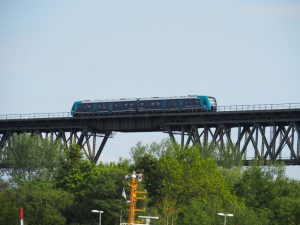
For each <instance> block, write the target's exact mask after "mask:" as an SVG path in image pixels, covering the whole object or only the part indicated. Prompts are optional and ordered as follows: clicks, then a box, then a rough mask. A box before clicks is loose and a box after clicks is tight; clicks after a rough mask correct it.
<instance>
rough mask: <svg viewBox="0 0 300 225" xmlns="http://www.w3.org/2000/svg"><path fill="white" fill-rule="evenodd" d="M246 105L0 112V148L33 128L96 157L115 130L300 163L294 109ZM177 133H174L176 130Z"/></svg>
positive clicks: (299, 118) (299, 113)
mask: <svg viewBox="0 0 300 225" xmlns="http://www.w3.org/2000/svg"><path fill="white" fill-rule="evenodd" d="M250 109H251V108H247V109H246V110H240V109H239V108H237V107H236V110H237V111H234V110H232V109H231V108H230V110H229V109H226V110H229V111H221V110H219V111H218V112H198V113H188V112H186V113H175V112H174V113H153V114H151V113H150V114H130V115H123V114H121V115H101V116H89V117H78V118H74V117H70V116H68V115H67V116H66V115H63V116H59V115H55V116H54V117H51V116H48V117H46V118H45V117H43V116H42V117H38V116H36V115H35V114H34V115H27V116H26V118H23V117H21V116H20V117H19V116H17V117H16V118H10V117H7V116H6V117H5V118H1V117H0V149H3V147H5V146H7V144H8V142H9V140H10V138H11V137H12V135H13V134H14V133H17V134H19V133H24V132H27V133H35V134H39V135H41V136H42V137H44V138H50V139H51V140H57V139H59V140H61V141H62V143H63V144H64V145H65V146H66V147H69V146H70V145H72V144H78V145H80V146H81V147H82V150H83V152H84V155H85V156H86V158H87V159H89V160H91V161H93V162H95V163H96V162H98V161H99V157H100V155H101V153H102V152H103V149H104V147H105V144H106V143H107V141H108V139H109V138H111V137H113V136H114V134H115V133H116V132H125V133H127V132H145V133H147V132H166V133H168V134H169V137H170V139H171V140H173V141H177V143H179V145H180V146H181V147H182V148H184V147H186V146H189V145H198V146H200V147H202V148H203V147H209V148H214V147H215V148H225V146H226V145H230V146H235V147H236V148H237V149H238V150H239V152H240V154H241V155H242V156H243V161H244V164H245V165H247V164H248V163H249V161H252V160H258V159H259V160H265V161H284V162H285V163H286V164H287V165H300V135H299V134H300V109H299V108H297V109H290V108H288V109H277V108H276V109H266V108H262V107H259V109H255V108H253V109H251V110H250ZM177 134H178V135H177Z"/></svg>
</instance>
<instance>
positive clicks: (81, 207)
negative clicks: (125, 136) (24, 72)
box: [0, 134, 300, 225]
mask: <svg viewBox="0 0 300 225" xmlns="http://www.w3.org/2000/svg"><path fill="white" fill-rule="evenodd" d="M3 150H4V151H3V152H1V154H2V156H4V157H3V158H2V162H5V163H6V164H7V165H8V164H9V165H10V166H11V168H10V169H8V168H5V169H4V170H2V171H3V174H5V176H2V179H1V180H0V205H1V210H0V224H12V225H13V224H19V219H18V214H19V208H20V207H23V208H24V211H25V224H37V225H39V224H46V225H47V224H50V225H51V224H58V225H59V224H68V225H79V224H80V225H88V224H95V223H96V221H97V222H98V215H96V214H92V213H91V210H92V209H101V210H103V211H104V214H103V215H102V224H103V225H108V224H119V220H120V214H123V221H124V220H125V219H126V216H125V215H126V214H127V213H128V207H127V205H126V201H125V200H124V198H123V197H122V196H121V193H122V189H123V187H125V189H127V191H128V189H129V188H128V187H126V182H125V181H124V176H125V174H128V173H131V172H132V171H133V170H135V171H137V172H138V173H139V172H142V173H143V183H142V184H141V187H142V188H144V187H145V188H146V190H147V192H148V195H147V196H148V200H147V202H146V203H147V212H148V213H150V215H154V216H159V217H160V219H159V220H158V221H151V224H154V225H169V224H172V225H177V224H178V225H179V224H181V225H198V224H204V225H206V224H207V225H209V224H223V221H224V217H220V216H218V215H217V213H218V212H224V213H232V214H234V217H230V218H228V224H243V225H263V224H264V225H265V224H269V225H280V224H291V225H296V224H299V221H300V182H299V181H295V180H290V179H288V178H287V177H285V175H284V174H285V171H284V167H283V166H282V165H266V166H263V165H262V164H261V162H257V163H255V164H253V165H252V166H250V167H248V168H243V167H242V166H241V157H240V155H239V153H238V152H237V149H236V148H234V147H233V146H230V145H225V147H224V148H215V146H214V145H210V147H208V148H204V149H201V148H199V147H196V146H193V147H188V148H184V149H181V148H180V147H179V146H177V145H176V144H174V143H171V142H170V141H169V140H164V141H162V142H161V143H152V144H150V145H142V144H141V143H138V144H137V145H136V146H135V147H134V148H132V151H131V155H132V161H128V160H119V162H115V163H109V164H104V163H100V164H99V165H96V164H94V163H92V162H90V161H88V160H86V159H84V158H83V157H82V153H81V149H80V147H79V146H77V145H73V146H71V147H70V148H68V149H63V148H62V146H61V144H60V142H52V141H50V140H48V139H42V138H41V137H39V136H35V135H29V134H23V135H14V136H13V138H12V139H11V140H10V143H9V144H8V145H7V146H6V147H5V148H4V149H3Z"/></svg>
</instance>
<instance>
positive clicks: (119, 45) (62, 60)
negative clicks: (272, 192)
mask: <svg viewBox="0 0 300 225" xmlns="http://www.w3.org/2000/svg"><path fill="white" fill-rule="evenodd" d="M299 40H300V2H299V1H289V0H287V1H283V0H282V1H276V0H274V1H271V0H270V1H267V0H265V1H264V0H260V1H234V0H229V1H200V0H195V1H174V0H173V1H156V0H151V1H150V0H148V1H147V0H127V1H124V0H121V1H75V0H72V1H71V0H70V1H61V0H59V1H54V0H52V1H40V0H36V1H30V0H28V1H14V0H10V1H4V0H0V79H1V82H0V84H1V88H0V101H1V106H0V114H8V113H31V112H66V111H70V108H71V106H72V102H73V101H75V100H82V99H98V98H121V97H150V96H182V95H188V94H205V95H213V96H215V97H216V98H217V100H218V103H219V105H235V104H260V103H283V102H300V91H299V84H300V41H299ZM161 137H166V136H165V135H162V134H153V135H152V134H151V135H147V134H130V135H125V134H116V136H115V138H114V139H110V140H109V142H108V143H107V146H106V148H105V149H104V153H103V155H102V156H101V158H100V159H101V160H103V161H110V160H116V159H117V158H118V157H120V156H122V157H125V156H127V155H128V152H129V149H130V147H131V146H134V145H135V144H136V143H137V142H138V141H142V142H144V143H150V142H151V141H158V140H160V139H161Z"/></svg>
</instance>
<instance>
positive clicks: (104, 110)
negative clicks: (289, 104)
mask: <svg viewBox="0 0 300 225" xmlns="http://www.w3.org/2000/svg"><path fill="white" fill-rule="evenodd" d="M216 110H217V101H216V99H215V97H212V96H203V95H200V96H198V95H189V96H183V97H152V98H134V99H113V100H93V101H91V100H84V101H76V102H74V104H73V107H72V110H71V115H72V116H85V115H86V116H87V115H102V114H116V113H120V114H121V113H122V114H127V113H128V114H130V113H153V112H162V113H168V112H199V111H212V112H213V111H216Z"/></svg>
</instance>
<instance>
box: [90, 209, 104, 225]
mask: <svg viewBox="0 0 300 225" xmlns="http://www.w3.org/2000/svg"><path fill="white" fill-rule="evenodd" d="M91 212H92V213H99V225H101V214H102V213H103V211H102V210H96V209H93V210H92V211H91Z"/></svg>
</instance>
